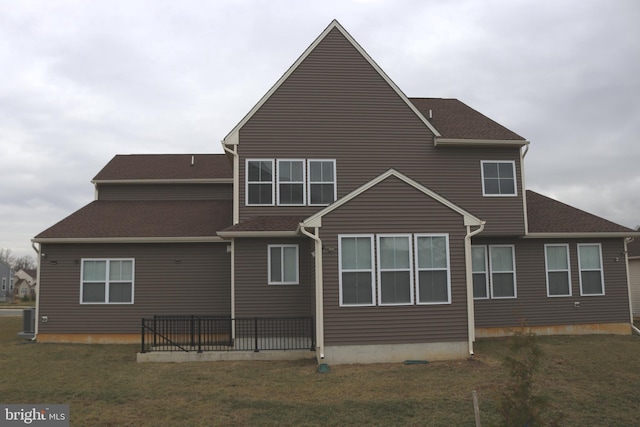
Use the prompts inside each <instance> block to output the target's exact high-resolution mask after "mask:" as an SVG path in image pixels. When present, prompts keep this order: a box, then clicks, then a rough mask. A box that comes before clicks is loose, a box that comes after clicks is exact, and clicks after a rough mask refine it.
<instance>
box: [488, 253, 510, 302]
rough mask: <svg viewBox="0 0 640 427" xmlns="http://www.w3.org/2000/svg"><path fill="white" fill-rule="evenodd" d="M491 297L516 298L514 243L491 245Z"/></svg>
mask: <svg viewBox="0 0 640 427" xmlns="http://www.w3.org/2000/svg"><path fill="white" fill-rule="evenodd" d="M489 262H490V264H489V268H490V269H491V297H492V298H516V296H517V292H516V267H515V258H514V250H513V246H512V245H495V246H489Z"/></svg>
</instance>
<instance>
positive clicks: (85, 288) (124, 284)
mask: <svg viewBox="0 0 640 427" xmlns="http://www.w3.org/2000/svg"><path fill="white" fill-rule="evenodd" d="M81 269H82V272H81V277H82V279H81V284H80V302H81V303H83V304H133V289H134V260H133V259H121V258H114V259H83V260H82V267H81Z"/></svg>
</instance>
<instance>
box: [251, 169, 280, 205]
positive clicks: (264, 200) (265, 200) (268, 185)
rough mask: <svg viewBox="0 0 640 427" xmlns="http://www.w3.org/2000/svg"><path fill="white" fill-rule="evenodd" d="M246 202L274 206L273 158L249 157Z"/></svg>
mask: <svg viewBox="0 0 640 427" xmlns="http://www.w3.org/2000/svg"><path fill="white" fill-rule="evenodd" d="M245 169H246V175H247V187H246V199H247V200H246V204H247V205H264V206H272V205H273V204H274V203H273V201H274V200H273V199H274V197H273V194H274V186H273V182H274V180H273V172H274V171H273V160H272V159H266V160H265V159H262V160H260V159H256V160H251V159H247V162H246V168H245Z"/></svg>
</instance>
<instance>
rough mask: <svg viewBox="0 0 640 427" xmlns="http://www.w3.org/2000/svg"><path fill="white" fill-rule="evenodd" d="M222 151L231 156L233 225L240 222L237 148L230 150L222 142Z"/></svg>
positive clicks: (235, 146)
mask: <svg viewBox="0 0 640 427" xmlns="http://www.w3.org/2000/svg"><path fill="white" fill-rule="evenodd" d="M222 149H223V150H224V151H226V152H227V153H229V154H231V155H232V156H233V225H236V224H237V223H238V222H240V182H239V177H240V161H239V159H238V146H237V145H234V146H233V150H231V149H230V148H229V147H227V145H226V144H225V143H224V141H222Z"/></svg>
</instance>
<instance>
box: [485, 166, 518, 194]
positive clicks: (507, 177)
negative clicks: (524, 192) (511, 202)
mask: <svg viewBox="0 0 640 427" xmlns="http://www.w3.org/2000/svg"><path fill="white" fill-rule="evenodd" d="M480 163H481V165H482V195H483V196H517V195H518V191H517V186H516V164H515V162H514V161H487V160H483V161H482V162H480Z"/></svg>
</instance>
